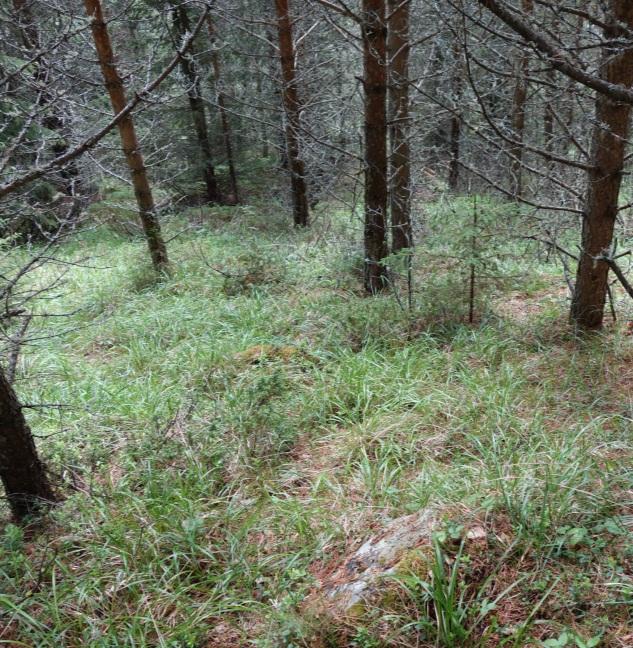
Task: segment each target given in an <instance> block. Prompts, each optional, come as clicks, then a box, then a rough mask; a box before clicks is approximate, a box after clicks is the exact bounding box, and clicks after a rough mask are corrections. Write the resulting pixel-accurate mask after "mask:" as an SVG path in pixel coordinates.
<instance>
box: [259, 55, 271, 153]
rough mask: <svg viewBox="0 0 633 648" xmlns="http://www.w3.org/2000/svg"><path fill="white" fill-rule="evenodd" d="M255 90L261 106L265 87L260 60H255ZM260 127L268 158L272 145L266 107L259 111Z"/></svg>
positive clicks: (263, 147)
mask: <svg viewBox="0 0 633 648" xmlns="http://www.w3.org/2000/svg"><path fill="white" fill-rule="evenodd" d="M255 91H256V93H257V101H258V102H259V104H260V106H263V105H264V102H265V98H264V88H263V87H262V71H261V69H260V67H259V62H258V61H255ZM259 127H260V139H261V145H262V157H263V158H268V157H269V155H270V147H269V143H268V131H267V129H266V113H265V112H264V109H263V108H262V109H260V111H259Z"/></svg>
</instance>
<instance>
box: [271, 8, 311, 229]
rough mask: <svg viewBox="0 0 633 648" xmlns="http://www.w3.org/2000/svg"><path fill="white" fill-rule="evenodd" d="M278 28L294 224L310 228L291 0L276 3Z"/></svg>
mask: <svg viewBox="0 0 633 648" xmlns="http://www.w3.org/2000/svg"><path fill="white" fill-rule="evenodd" d="M275 9H276V11H277V26H278V31H279V56H280V59H281V74H282V78H283V88H282V93H281V94H282V102H283V106H284V111H285V114H286V124H285V131H286V151H287V153H288V164H289V167H290V178H291V183H292V199H293V212H294V223H295V225H297V226H300V227H307V225H308V222H309V208H308V192H307V188H306V180H305V165H304V163H303V160H302V159H301V157H300V150H299V133H300V127H301V110H302V107H303V106H302V104H301V102H300V101H299V93H298V90H297V75H296V69H295V48H294V43H293V40H292V23H291V20H290V13H289V2H288V0H275Z"/></svg>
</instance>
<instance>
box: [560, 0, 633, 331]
mask: <svg viewBox="0 0 633 648" xmlns="http://www.w3.org/2000/svg"><path fill="white" fill-rule="evenodd" d="M610 7H611V12H610V13H611V15H610V22H609V24H608V25H607V27H605V30H604V39H605V41H612V42H617V39H618V34H619V31H618V25H619V24H622V23H623V24H625V25H626V26H627V27H628V28H629V29H633V3H631V2H630V0H611V2H610ZM601 78H603V79H604V80H605V81H608V82H609V83H612V84H614V85H622V86H624V87H626V88H630V87H631V86H633V49H631V48H628V49H627V48H617V49H616V48H614V47H605V48H604V52H603V59H602V70H601ZM630 122H631V105H630V104H624V103H618V102H616V101H614V100H612V99H610V98H608V97H607V96H606V95H604V94H602V93H600V94H598V96H597V99H596V119H595V124H596V125H595V127H594V132H593V141H592V149H591V151H592V165H591V169H590V171H589V178H588V180H589V183H588V185H589V186H588V190H587V197H586V199H585V208H584V213H583V223H582V246H581V255H580V262H579V264H578V271H577V275H576V285H575V289H574V297H573V300H572V306H571V319H572V321H573V322H574V323H575V324H576V325H578V326H579V327H580V328H583V329H587V330H592V329H599V328H601V327H602V322H603V318H604V306H605V301H606V295H607V289H608V274H609V264H608V263H607V262H606V261H602V260H599V259H600V257H601V256H602V255H603V254H605V253H606V254H608V253H609V250H610V249H611V245H612V242H613V232H614V229H615V222H616V217H617V213H618V200H619V194H620V185H621V182H622V172H623V169H624V160H625V152H626V141H627V139H628V136H629V132H630Z"/></svg>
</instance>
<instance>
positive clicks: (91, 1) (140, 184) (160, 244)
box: [84, 0, 169, 272]
mask: <svg viewBox="0 0 633 648" xmlns="http://www.w3.org/2000/svg"><path fill="white" fill-rule="evenodd" d="M84 6H85V8H86V13H87V14H88V17H89V18H91V20H92V24H91V28H92V37H93V39H94V44H95V49H96V50H97V55H98V57H99V64H100V65H101V72H102V74H103V80H104V85H105V87H106V89H107V91H108V94H109V95H110V102H111V103H112V108H113V110H114V113H115V115H116V114H118V113H120V112H121V111H122V110H123V108H125V105H126V103H127V101H126V98H125V90H124V89H123V81H122V79H121V77H120V76H119V73H118V71H117V68H116V65H115V62H114V53H113V52H112V44H111V42H110V35H109V34H108V28H107V26H106V23H105V20H104V17H103V10H102V8H101V2H100V0H84ZM118 128H119V134H120V136H121V143H122V145H123V153H124V154H125V159H126V161H127V165H128V167H129V169H130V175H131V176H132V185H133V186H134V194H135V196H136V202H137V204H138V210H139V216H140V219H141V223H142V225H143V230H144V232H145V237H146V239H147V245H148V247H149V252H150V255H151V257H152V263H153V265H154V268H155V270H156V271H157V272H165V271H166V270H167V268H168V265H169V262H168V259H167V248H166V247H165V241H164V240H163V237H162V234H161V230H160V224H159V222H158V218H157V217H156V209H155V207H154V197H153V196H152V190H151V187H150V185H149V181H148V179H147V171H146V169H145V163H144V161H143V155H142V153H141V150H140V146H139V143H138V139H137V137H136V130H135V129H134V121H133V120H132V116H131V115H127V116H126V117H124V118H123V119H122V120H121V121H120V122H119V124H118Z"/></svg>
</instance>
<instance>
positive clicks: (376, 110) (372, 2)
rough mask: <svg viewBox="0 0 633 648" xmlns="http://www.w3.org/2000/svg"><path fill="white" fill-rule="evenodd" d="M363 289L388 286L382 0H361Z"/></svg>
mask: <svg viewBox="0 0 633 648" xmlns="http://www.w3.org/2000/svg"><path fill="white" fill-rule="evenodd" d="M362 8H363V16H362V18H363V22H362V30H363V85H364V89H365V110H364V112H365V236H364V238H365V273H364V274H365V290H366V291H367V292H368V293H369V294H372V295H373V294H376V293H377V292H379V291H381V290H383V289H384V288H385V287H386V285H387V268H386V266H385V264H384V259H385V257H386V256H387V255H388V249H387V239H386V231H385V218H386V213H387V63H386V54H387V26H386V22H385V21H386V11H385V9H386V8H385V0H363V4H362Z"/></svg>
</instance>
